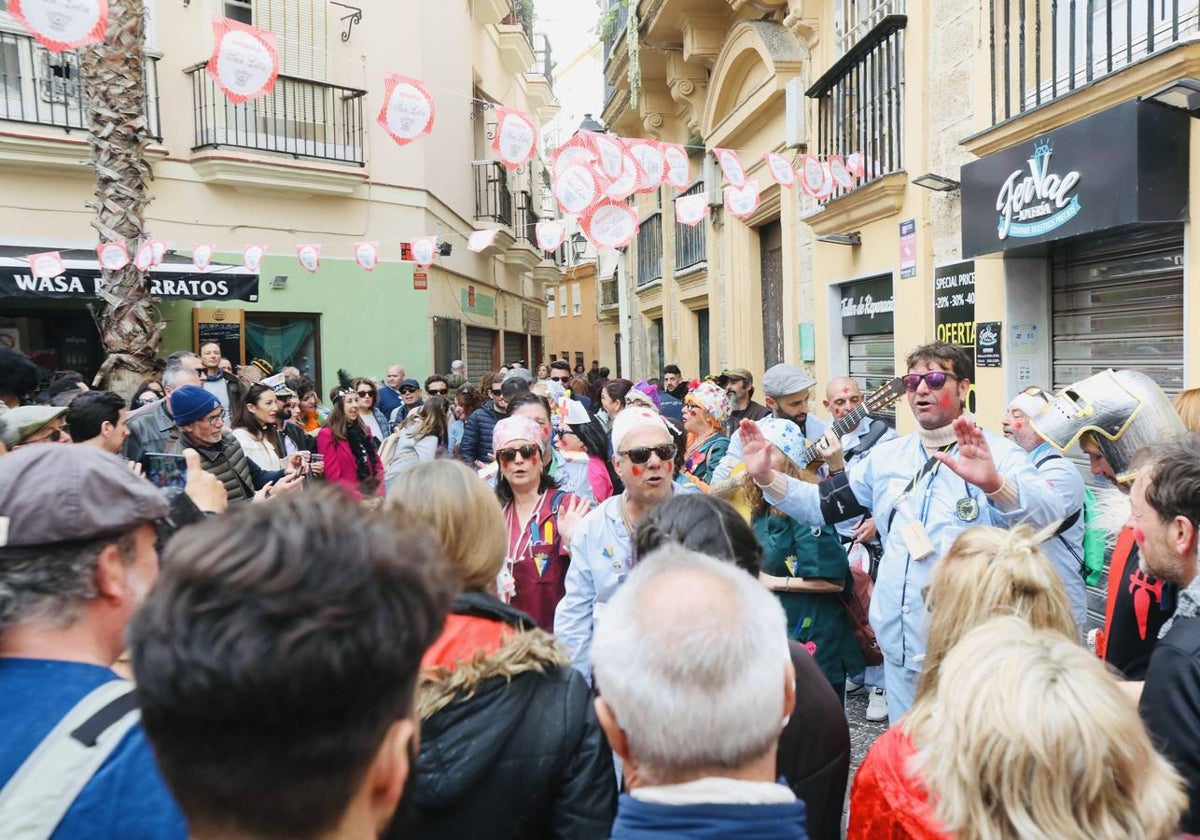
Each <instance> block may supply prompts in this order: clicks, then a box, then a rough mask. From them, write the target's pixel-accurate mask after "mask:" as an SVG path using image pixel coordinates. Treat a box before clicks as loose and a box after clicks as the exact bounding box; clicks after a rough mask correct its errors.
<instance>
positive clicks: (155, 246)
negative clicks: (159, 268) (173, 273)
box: [150, 239, 167, 267]
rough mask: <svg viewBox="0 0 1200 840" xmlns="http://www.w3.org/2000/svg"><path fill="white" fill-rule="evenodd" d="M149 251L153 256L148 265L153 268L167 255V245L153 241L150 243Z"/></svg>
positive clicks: (159, 241)
mask: <svg viewBox="0 0 1200 840" xmlns="http://www.w3.org/2000/svg"><path fill="white" fill-rule="evenodd" d="M150 250H151V251H152V252H153V254H154V260H153V261H152V262H151V263H150V266H151V267H153V266H156V265H158V264H160V263H161V262H162V261H163V257H165V256H166V255H167V243H166V242H163V241H162V240H161V239H155V240H153V241H152V242H151V243H150Z"/></svg>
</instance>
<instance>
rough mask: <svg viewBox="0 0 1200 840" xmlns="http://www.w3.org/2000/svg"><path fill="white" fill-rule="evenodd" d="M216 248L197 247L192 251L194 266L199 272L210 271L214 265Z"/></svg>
mask: <svg viewBox="0 0 1200 840" xmlns="http://www.w3.org/2000/svg"><path fill="white" fill-rule="evenodd" d="M214 250H215V248H214V247H213V246H212V245H197V246H196V247H195V248H193V249H192V265H194V266H195V267H196V270H197V271H208V268H209V266H211V265H212V258H213V251H214Z"/></svg>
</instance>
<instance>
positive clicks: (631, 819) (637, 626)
mask: <svg viewBox="0 0 1200 840" xmlns="http://www.w3.org/2000/svg"><path fill="white" fill-rule="evenodd" d="M592 662H593V665H594V667H595V673H596V684H597V686H598V687H599V689H600V696H599V697H597V698H596V701H595V704H596V715H597V717H598V718H599V720H600V725H601V726H602V727H603V728H604V732H605V734H606V735H607V736H608V742H609V744H610V745H611V746H612V748H613V750H614V751H615V752H616V753H617V755H619V756H620V757H621V760H622V761H623V762H624V765H623V767H624V774H625V784H626V788H627V789H628V791H629V793H627V794H624V795H622V796H621V798H620V803H619V804H618V806H617V818H616V822H615V823H614V824H613V830H612V838H613V840H626V839H627V838H635V837H636V838H649V837H655V836H661V837H672V838H677V837H694V838H702V837H775V838H807V837H808V832H807V829H806V825H807V818H806V814H805V805H804V803H803V802H801V801H800V800H798V799H797V798H796V796H795V794H794V793H792V791H791V790H790V789H789V788H787V787H785V786H784V785H781V784H778V783H777V782H776V779H775V751H776V745H777V743H778V740H779V733H780V730H781V728H782V727H783V725H784V724H786V723H787V720H788V718H789V717H790V716H791V714H792V709H793V707H794V706H795V699H796V698H795V691H796V672H795V670H794V669H793V667H792V663H791V659H790V657H789V656H788V646H787V633H786V631H785V620H784V615H783V609H782V608H781V607H780V605H779V601H778V600H777V599H776V598H775V597H774V596H772V595H771V593H770V592H768V591H767V590H766V588H765V587H763V586H762V585H761V584H759V583H758V582H757V581H755V580H754V579H753V578H751V577H750V576H749V575H747V574H746V573H745V572H742V571H741V570H740V569H737V568H736V567H734V566H732V565H730V564H728V563H722V562H720V561H718V560H714V559H713V558H711V557H706V556H705V555H702V554H697V553H696V552H692V551H688V550H687V549H684V548H680V547H677V546H670V547H667V548H663V549H661V550H659V551H657V552H655V553H654V554H651V555H650V556H649V557H647V558H645V559H644V560H643V561H642V563H641V564H639V566H638V568H636V569H635V570H634V571H633V572H632V573H631V574H630V575H629V580H628V581H627V582H626V583H625V585H624V586H623V587H622V588H621V591H620V592H618V593H617V594H616V595H614V596H613V599H612V601H611V602H610V603H609V608H608V611H607V613H606V615H605V618H604V619H603V620H602V621H601V622H600V623H599V625H598V626H597V629H596V639H595V642H594V644H593V648H592Z"/></svg>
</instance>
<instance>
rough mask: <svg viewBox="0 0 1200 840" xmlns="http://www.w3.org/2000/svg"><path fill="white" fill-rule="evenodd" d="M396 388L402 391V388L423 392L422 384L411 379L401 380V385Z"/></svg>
mask: <svg viewBox="0 0 1200 840" xmlns="http://www.w3.org/2000/svg"><path fill="white" fill-rule="evenodd" d="M396 388H397V389H400V388H416V389H417V390H418V391H420V390H421V383H420V382H418V381H417V380H415V379H411V378H409V379H401V380H400V384H399V385H397V386H396Z"/></svg>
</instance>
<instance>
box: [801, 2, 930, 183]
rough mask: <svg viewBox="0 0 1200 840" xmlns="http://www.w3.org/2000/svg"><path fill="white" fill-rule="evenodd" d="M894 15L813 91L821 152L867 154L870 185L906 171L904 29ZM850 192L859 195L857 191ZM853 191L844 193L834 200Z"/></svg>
mask: <svg viewBox="0 0 1200 840" xmlns="http://www.w3.org/2000/svg"><path fill="white" fill-rule="evenodd" d="M907 23H908V18H907V17H905V16H904V15H889V16H887V17H885V18H884V19H883V20H882V21H880V23H879V24H878V25H877V26H876V27H875V28H874V29H872V30H871V31H870V32H869V33H868V34H867V35H866V37H864V38H863V39H862V40H861V41H859V42H858V43H857V44H855V45H854V46H853V47H852V48H851V49H850V50H849V52H847V53H846V54H845V55H844V56H842V57H841V58H840V59H838V61H837V62H836V63H835V64H834V65H833V66H832V67H831V68H829V70H828V71H827V72H826V73H825V75H823V76H822V77H821V78H820V79H818V80H817V82H816V84H814V85H813V86H812V87H811V88H809V89H808V96H810V97H811V98H813V99H816V100H817V101H818V114H817V132H818V148H817V152H818V153H819V154H821V155H823V156H829V155H842V156H845V155H848V154H850V153H852V152H861V153H862V154H863V157H864V164H865V168H866V177H865V180H866V181H870V180H873V179H875V178H878V177H880V176H883V175H887V174H888V173H891V172H896V171H898V170H900V169H902V168H903V165H904V164H903V159H902V158H903V155H902V147H903V143H902V137H903V135H902V131H901V130H902V120H903V113H904V27H905V26H906V25H907ZM850 189H854V187H851V188H850ZM848 191H849V190H848V189H846V188H842V187H839V188H838V189H836V190H835V191H834V192H833V196H832V197H833V198H837V197H838V196H841V195H844V194H845V193H846V192H848Z"/></svg>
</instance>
